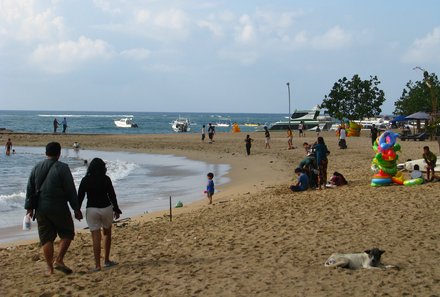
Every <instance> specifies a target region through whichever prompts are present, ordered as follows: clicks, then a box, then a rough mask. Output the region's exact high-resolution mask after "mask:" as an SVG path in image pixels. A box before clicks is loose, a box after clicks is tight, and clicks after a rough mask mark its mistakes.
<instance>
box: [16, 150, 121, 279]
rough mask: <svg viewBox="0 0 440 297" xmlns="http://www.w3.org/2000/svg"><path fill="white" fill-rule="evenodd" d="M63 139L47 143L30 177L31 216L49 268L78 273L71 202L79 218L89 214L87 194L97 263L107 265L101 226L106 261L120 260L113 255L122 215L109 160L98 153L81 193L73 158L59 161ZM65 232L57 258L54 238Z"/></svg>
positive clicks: (111, 263)
mask: <svg viewBox="0 0 440 297" xmlns="http://www.w3.org/2000/svg"><path fill="white" fill-rule="evenodd" d="M60 155H61V145H60V144H59V143H58V142H50V143H48V144H47V145H46V159H45V160H44V161H41V162H39V163H38V164H36V165H35V166H34V168H33V169H32V171H31V174H30V176H29V179H28V184H27V189H26V200H25V205H24V208H25V209H26V216H28V217H31V218H33V219H34V220H35V219H36V220H37V223H38V235H39V238H40V244H41V246H42V249H43V254H44V258H45V260H46V264H47V273H48V274H53V273H54V270H59V271H61V272H63V273H65V274H70V273H72V269H70V268H69V267H68V266H67V265H66V264H65V263H64V256H65V255H66V252H67V250H68V249H69V246H70V244H71V242H72V240H73V239H74V236H75V230H74V224H73V220H72V215H71V212H70V210H69V206H68V204H70V207H71V208H72V209H73V211H74V215H75V218H76V219H77V220H78V221H80V220H82V219H83V214H82V212H81V204H82V202H83V200H84V198H85V196H87V205H86V221H87V225H88V227H89V229H90V232H91V235H92V243H93V254H94V259H95V267H94V268H93V269H92V270H91V271H93V272H95V271H99V270H101V268H102V266H101V229H102V232H103V235H104V267H111V266H115V265H117V263H116V262H114V261H111V260H110V247H111V232H112V223H113V218H115V219H118V218H119V216H120V214H122V211H121V210H120V209H119V206H118V202H117V199H116V193H115V191H114V188H113V184H112V181H111V179H110V177H108V176H107V175H106V172H107V169H106V164H105V162H104V161H103V160H102V159H100V158H94V159H93V160H92V161H91V162H90V165H89V166H88V169H87V173H86V175H85V176H84V178H83V179H82V180H81V183H80V186H79V189H78V193H77V191H76V187H75V183H74V180H73V177H72V173H71V171H70V168H69V166H68V165H67V164H65V163H63V162H61V161H59V158H60ZM57 236H59V237H60V243H59V252H58V255H57V257H56V258H54V241H55V239H56V237H57Z"/></svg>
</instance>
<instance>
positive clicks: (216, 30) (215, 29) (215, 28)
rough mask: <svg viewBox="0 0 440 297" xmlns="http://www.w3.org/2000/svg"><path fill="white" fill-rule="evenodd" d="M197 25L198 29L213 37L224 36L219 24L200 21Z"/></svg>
mask: <svg viewBox="0 0 440 297" xmlns="http://www.w3.org/2000/svg"><path fill="white" fill-rule="evenodd" d="M197 25H198V26H199V27H200V28H206V29H208V30H209V31H210V32H211V33H212V34H213V35H214V36H215V37H222V36H224V32H223V28H222V26H221V25H220V24H217V23H215V22H212V21H209V20H201V21H198V22H197Z"/></svg>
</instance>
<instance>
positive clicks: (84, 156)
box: [0, 147, 230, 242]
mask: <svg viewBox="0 0 440 297" xmlns="http://www.w3.org/2000/svg"><path fill="white" fill-rule="evenodd" d="M14 149H15V151H16V154H11V155H10V156H6V155H5V154H0V242H9V241H14V240H17V239H24V238H30V237H36V236H37V234H36V228H35V226H36V224H34V226H33V228H32V230H31V231H21V229H22V228H21V225H22V220H23V216H24V214H25V210H24V200H25V196H26V185H27V180H28V178H29V175H30V172H31V170H32V168H33V166H35V164H36V163H38V162H39V161H42V160H44V158H45V154H44V153H45V148H44V147H14ZM95 157H99V158H101V159H103V160H104V161H105V162H106V165H107V175H108V176H109V177H110V178H111V179H112V181H113V186H114V188H115V192H116V195H117V199H118V203H119V206H120V208H121V210H122V212H123V214H122V216H121V218H126V217H131V216H134V215H140V214H144V213H146V212H152V211H156V210H165V209H167V208H169V199H170V196H171V199H172V201H173V202H172V203H173V205H175V204H176V202H177V201H182V202H183V204H184V205H185V204H187V203H189V202H192V201H196V200H200V199H202V198H203V195H204V194H203V191H204V190H205V188H206V182H207V178H206V174H207V173H208V172H213V173H214V174H215V178H214V180H215V182H216V185H221V184H224V183H227V182H228V178H227V177H226V174H227V173H228V172H229V170H230V166H229V165H227V164H208V163H205V162H201V161H194V160H189V159H187V158H184V157H177V156H173V155H153V154H141V153H128V152H105V151H94V150H82V149H80V150H73V149H67V148H63V149H62V151H61V157H60V161H62V162H64V163H67V164H68V165H69V167H70V170H71V172H72V176H73V178H74V181H75V185H76V187H77V189H78V187H79V184H80V182H81V179H82V178H83V177H84V175H85V174H86V171H87V165H85V162H84V160H87V163H90V161H91V160H92V159H93V158H95ZM86 199H87V198H86ZM85 205H86V201H84V202H83V206H82V210H83V213H84V214H85ZM75 224H76V228H84V227H86V223H85V220H83V221H82V222H80V223H78V222H77V221H75Z"/></svg>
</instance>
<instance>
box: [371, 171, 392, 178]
mask: <svg viewBox="0 0 440 297" xmlns="http://www.w3.org/2000/svg"><path fill="white" fill-rule="evenodd" d="M373 178H378V179H382V178H391V175H389V174H386V173H383V172H379V173H376V174H374V175H373Z"/></svg>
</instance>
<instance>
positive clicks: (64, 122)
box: [63, 118, 67, 133]
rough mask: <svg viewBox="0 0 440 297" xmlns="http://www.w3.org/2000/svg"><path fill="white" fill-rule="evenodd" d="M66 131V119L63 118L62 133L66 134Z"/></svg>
mask: <svg viewBox="0 0 440 297" xmlns="http://www.w3.org/2000/svg"><path fill="white" fill-rule="evenodd" d="M66 129H67V119H66V118H64V119H63V133H66Z"/></svg>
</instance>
